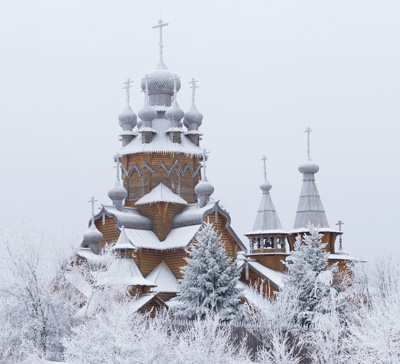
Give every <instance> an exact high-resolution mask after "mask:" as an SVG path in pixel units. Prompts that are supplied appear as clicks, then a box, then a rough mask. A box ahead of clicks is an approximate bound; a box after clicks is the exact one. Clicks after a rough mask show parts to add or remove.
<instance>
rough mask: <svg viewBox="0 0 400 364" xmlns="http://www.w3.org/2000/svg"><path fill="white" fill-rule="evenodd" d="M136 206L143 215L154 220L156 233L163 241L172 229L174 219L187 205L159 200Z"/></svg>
mask: <svg viewBox="0 0 400 364" xmlns="http://www.w3.org/2000/svg"><path fill="white" fill-rule="evenodd" d="M136 207H137V209H138V210H139V212H140V213H141V214H142V215H143V216H146V217H148V218H149V219H150V220H151V221H152V223H153V231H154V233H155V234H156V235H157V236H158V238H159V239H160V240H161V241H163V240H165V238H166V237H167V235H168V234H169V232H170V231H171V230H172V219H173V218H174V216H175V215H176V214H178V213H179V212H181V211H182V210H183V209H184V208H185V205H180V204H171V203H168V202H157V203H154V204H151V205H139V206H136Z"/></svg>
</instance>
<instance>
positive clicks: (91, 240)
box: [83, 221, 103, 246]
mask: <svg viewBox="0 0 400 364" xmlns="http://www.w3.org/2000/svg"><path fill="white" fill-rule="evenodd" d="M102 240H103V234H102V233H101V232H100V231H99V230H97V227H96V224H95V223H94V222H93V221H92V223H91V225H90V228H89V229H88V230H87V231H86V233H85V234H83V242H84V243H85V244H88V245H89V246H91V245H96V244H99V243H100V242H101V241H102Z"/></svg>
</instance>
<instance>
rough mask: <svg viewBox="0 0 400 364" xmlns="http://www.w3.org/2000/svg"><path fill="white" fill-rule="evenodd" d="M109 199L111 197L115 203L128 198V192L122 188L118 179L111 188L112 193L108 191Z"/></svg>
mask: <svg viewBox="0 0 400 364" xmlns="http://www.w3.org/2000/svg"><path fill="white" fill-rule="evenodd" d="M108 197H110V199H111V200H112V201H113V202H114V201H123V200H125V199H126V198H127V197H128V191H127V190H126V189H125V188H124V187H123V186H121V183H120V182H119V180H118V179H117V180H116V181H115V184H114V186H113V187H112V188H111V190H110V191H108Z"/></svg>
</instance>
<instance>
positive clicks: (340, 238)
mask: <svg viewBox="0 0 400 364" xmlns="http://www.w3.org/2000/svg"><path fill="white" fill-rule="evenodd" d="M336 225H339V231H342V225H344V222H343V221H341V220H339V221H338V222H337V223H336ZM339 251H343V241H342V234H340V235H339Z"/></svg>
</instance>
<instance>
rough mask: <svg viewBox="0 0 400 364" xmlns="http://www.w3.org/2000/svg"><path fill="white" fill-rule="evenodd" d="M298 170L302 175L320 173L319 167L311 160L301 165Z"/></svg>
mask: <svg viewBox="0 0 400 364" xmlns="http://www.w3.org/2000/svg"><path fill="white" fill-rule="evenodd" d="M298 169H299V172H300V173H317V172H318V171H319V166H318V164H316V163H313V162H312V161H311V160H307V161H305V162H304V163H302V164H300V165H299V168H298Z"/></svg>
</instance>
